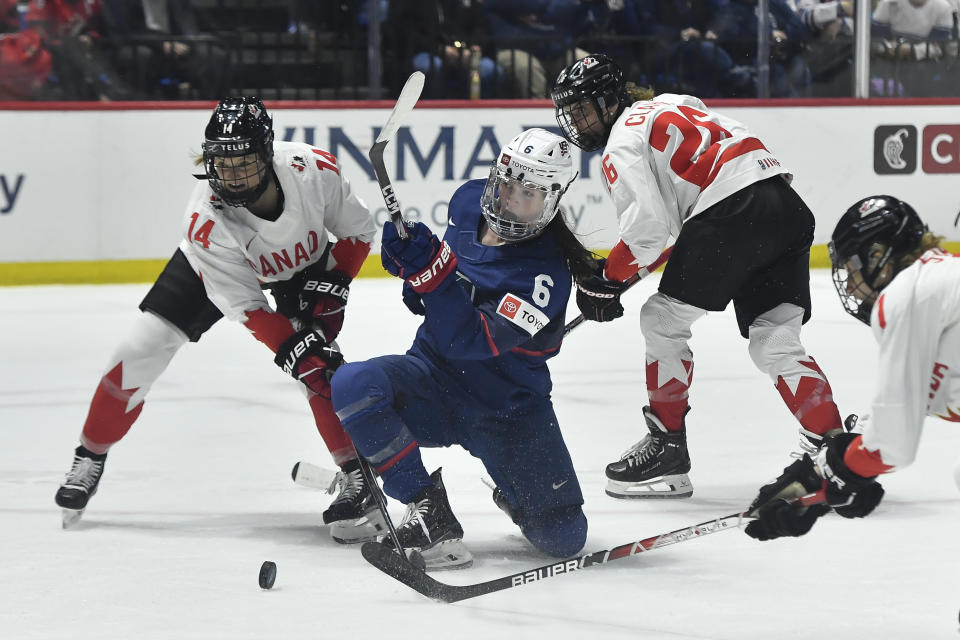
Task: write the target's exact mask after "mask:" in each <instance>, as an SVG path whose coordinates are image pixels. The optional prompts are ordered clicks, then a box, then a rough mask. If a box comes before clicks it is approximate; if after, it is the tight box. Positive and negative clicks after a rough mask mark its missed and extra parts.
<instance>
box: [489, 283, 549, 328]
mask: <svg viewBox="0 0 960 640" xmlns="http://www.w3.org/2000/svg"><path fill="white" fill-rule="evenodd" d="M497 314H498V315H501V316H503V317H504V318H506V319H507V320H509V321H510V322H512V323H513V324H515V325H517V326H518V327H520V328H521V329H523V330H524V331H526V332H527V333H529V334H530V335H531V336H534V335H536V334H537V331H540V329H543V328H544V327H545V326H547V325H548V324H549V323H550V318H548V317H547V315H546V314H545V313H543V312H542V311H540V309H537V308H536V307H535V306H533V305H532V304H530V303H529V302H527V301H526V300H523V299H522V298H518V297H517V296H515V295H513V294H512V293H508V294H506V295H504V296H503V298H501V299H500V304H498V305H497Z"/></svg>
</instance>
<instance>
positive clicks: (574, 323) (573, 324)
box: [563, 245, 673, 338]
mask: <svg viewBox="0 0 960 640" xmlns="http://www.w3.org/2000/svg"><path fill="white" fill-rule="evenodd" d="M671 253H673V245H670V246H669V247H667V248H666V249H664V250H663V253H661V254H660V256H659V257H658V258H657V259H656V260H654V261H653V262H651V263H650V264H648V265H647V266H645V267H643V268H642V269H640V270H639V271H637V272H636V273H635V274H633V275H632V276H630V277H629V278H627V279H626V280H624V281H623V282H624V284H626V285H627V289H629V288H630V287H632V286H633V285H635V284H637V283H638V282H640V281H641V280H643V279H644V278H646V277H647V276H648V275H650V274H651V273H653V272H654V271H656V270H657V269H659V268H660V267H661V265H663V263H665V262H666V261H667V259H668V258H669V257H670V254H671ZM627 289H624V291H626V290H627ZM586 321H587V319H586V318H584V317H583V314H582V313H581V314H580V315H578V316H577V317H576V318H574V319H573V320H571V321H570V322H568V323H567V324H566V326H564V327H563V337H564V338H566V337H567V334H568V333H570V332H571V331H573V330H574V329H576V328H577V327H579V326H580V325H582V324H583V323H584V322H586Z"/></svg>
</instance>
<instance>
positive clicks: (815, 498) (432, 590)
mask: <svg viewBox="0 0 960 640" xmlns="http://www.w3.org/2000/svg"><path fill="white" fill-rule="evenodd" d="M824 500H825V498H824V495H823V492H822V491H819V492H817V493H814V494H812V495H809V496H805V497H803V498H800V499H799V500H798V502H800V503H801V504H804V505H811V504H818V503H821V502H823V501H824ZM746 519H752V518H751V517H750V516H748V515H747V513H746V512H744V513H732V514H730V515H728V516H722V517H720V518H716V519H715V520H707V521H706V522H701V523H700V524H695V525H692V526H689V527H683V528H682V529H676V530H674V531H670V532H668V533H661V534H659V535H656V536H651V537H649V538H644V539H642V540H637V541H635V542H628V543H626V544H622V545H620V546H619V547H614V548H613V549H608V550H604V551H595V552H593V553H588V554H584V555H581V556H577V557H576V558H571V559H569V560H561V561H560V562H554V563H552V564H547V565H543V566H541V567H537V568H535V569H529V570H527V571H521V572H519V573H514V574H512V575H509V576H505V577H503V578H496V579H494V580H488V581H487V582H478V583H476V584H468V585H450V584H444V583H442V582H439V581H437V580H434V579H433V578H431V577H430V576H428V575H427V574H426V573H425V572H424V571H421V570H418V569H416V568H414V567H412V566H411V565H410V564H409V563H406V562H403V561H401V560H400V558H398V557H397V555H396V554H395V553H394V552H393V551H392V550H391V549H388V548H387V547H384V546H383V545H382V544H380V543H379V542H366V543H364V544H363V546H362V547H360V551H361V553H362V554H363V557H364V558H365V559H366V561H367V562H369V563H370V564H372V565H373V566H375V567H376V568H377V569H379V570H380V571H382V572H384V573H385V574H387V575H388V576H390V577H391V578H394V579H395V580H398V581H400V582H402V583H403V584H405V585H407V586H408V587H410V588H411V589H413V590H414V591H417V592H418V593H421V594H423V595H425V596H426V597H428V598H431V599H432V600H436V601H438V602H459V601H460V600H466V599H468V598H476V597H477V596H483V595H486V594H488V593H494V592H496V591H503V590H505V589H511V588H513V587H520V586H523V585H525V584H530V583H531V582H539V581H541V580H546V579H547V578H554V577H556V576H559V575H563V574H567V573H572V572H574V571H579V570H580V569H587V568H589V567H593V566H597V565H601V564H606V563H608V562H613V561H614V560H622V559H623V558H629V557H630V556H635V555H637V554H640V553H643V552H644V551H653V550H654V549H659V548H661V547H666V546H668V545H671V544H677V543H679V542H686V541H687V540H692V539H694V538H702V537H703V536H706V535H710V534H711V533H717V532H718V531H727V530H729V529H737V528H739V527H740V523H741V522H742V521H743V520H746Z"/></svg>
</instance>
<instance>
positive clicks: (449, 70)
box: [383, 0, 503, 98]
mask: <svg viewBox="0 0 960 640" xmlns="http://www.w3.org/2000/svg"><path fill="white" fill-rule="evenodd" d="M387 23H388V24H389V25H390V28H389V29H387V30H384V33H383V37H384V51H385V52H386V55H385V61H386V62H387V63H388V64H389V63H391V62H392V63H394V64H397V65H400V66H402V69H401V72H400V73H395V74H388V75H390V77H395V78H397V79H398V80H402V79H403V78H406V76H407V74H409V73H410V71H412V70H417V71H422V72H423V73H424V74H426V76H427V84H426V87H425V89H424V95H425V97H429V98H466V97H468V96H469V97H479V96H475V95H471V92H472V91H476V92H479V93H480V94H481V95H482V96H483V97H486V98H489V97H493V96H495V95H497V93H498V92H497V86H496V85H497V82H498V79H499V78H500V77H501V76H502V73H503V72H502V71H501V70H500V69H499V68H498V67H497V64H496V62H494V61H493V59H492V58H490V57H489V56H488V55H484V54H483V49H484V48H485V47H486V48H489V47H490V44H491V42H490V27H489V23H488V21H487V19H486V14H485V13H484V12H483V7H482V6H481V3H480V2H469V1H465V0H404V1H403V2H391V3H390V7H389V10H388V18H387ZM474 71H476V81H478V82H479V85H480V86H479V87H474V86H472V84H471V83H472V82H473V81H474V80H473V78H472V73H473V72H474ZM398 86H399V85H398Z"/></svg>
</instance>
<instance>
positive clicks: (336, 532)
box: [330, 509, 387, 544]
mask: <svg viewBox="0 0 960 640" xmlns="http://www.w3.org/2000/svg"><path fill="white" fill-rule="evenodd" d="M386 532H387V523H386V521H385V520H384V519H383V514H381V513H380V510H379V509H374V510H372V511H371V512H369V513H367V514H366V515H365V516H363V517H362V518H358V519H356V520H337V521H336V522H331V523H330V537H331V538H333V540H334V542H339V543H340V544H359V543H361V542H369V541H371V540H376V539H377V538H379V537H380V536H382V535H384V534H386Z"/></svg>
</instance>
